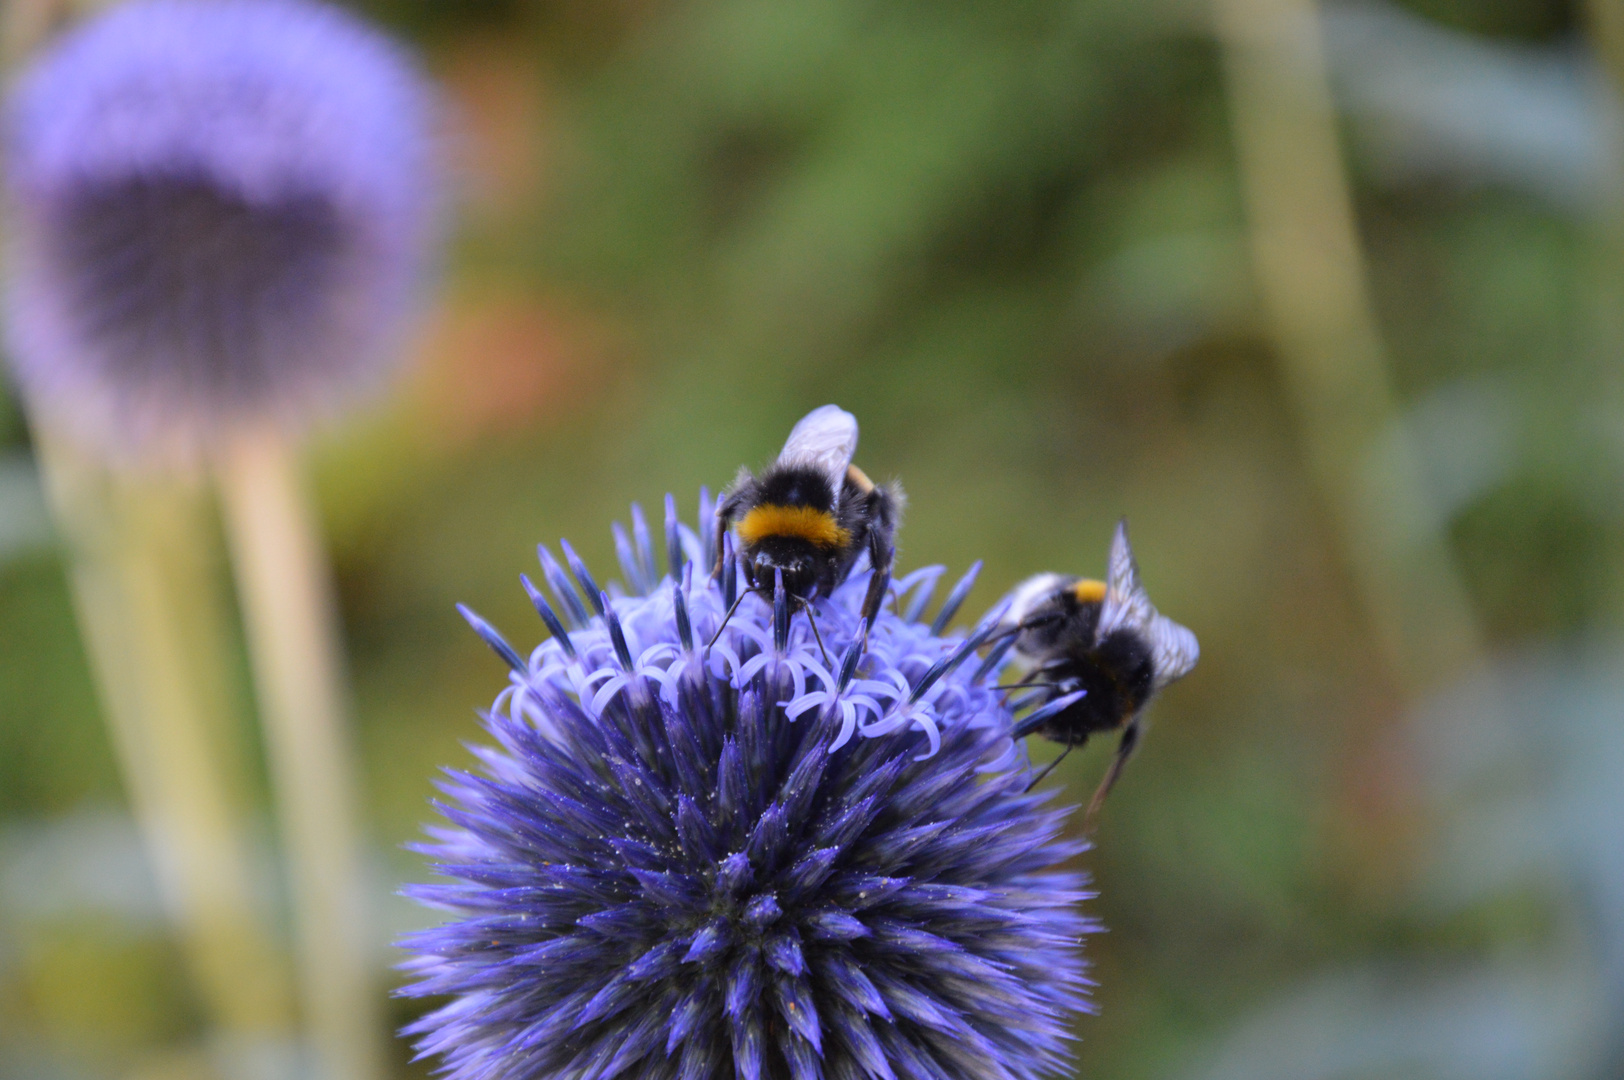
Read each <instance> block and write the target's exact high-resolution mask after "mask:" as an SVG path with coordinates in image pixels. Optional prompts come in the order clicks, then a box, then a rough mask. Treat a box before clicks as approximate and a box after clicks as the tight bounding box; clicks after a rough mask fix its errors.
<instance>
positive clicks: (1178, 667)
mask: <svg viewBox="0 0 1624 1080" xmlns="http://www.w3.org/2000/svg"><path fill="white" fill-rule="evenodd" d="M1145 634H1146V636H1147V637H1149V638H1150V649H1151V655H1152V657H1154V659H1155V663H1156V689H1157V690H1160V689H1161V688H1162V687H1164V686H1166V685H1167V684H1168V683H1170V682H1174V681H1175V680H1177V679H1182V678H1183V677H1184V676H1186V675H1188V674H1189V673H1190V669H1191V668H1193V667H1195V662H1196V661H1197V660H1199V659H1200V658H1201V646H1200V645H1198V644H1197V643H1196V640H1195V635H1194V634H1192V633H1191V632H1190V631H1189V630H1188V629H1187V628H1185V627H1183V626H1180V625H1179V624H1178V623H1176V622H1174V621H1173V620H1172V619H1169V618H1168V617H1167V616H1166V615H1158V616H1156V618H1154V619H1152V620H1151V623H1150V627H1149V628H1148V629H1147V630H1146V631H1145Z"/></svg>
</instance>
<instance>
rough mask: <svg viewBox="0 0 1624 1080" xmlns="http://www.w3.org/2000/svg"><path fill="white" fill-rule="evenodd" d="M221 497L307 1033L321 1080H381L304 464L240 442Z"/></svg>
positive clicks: (338, 684) (345, 743) (346, 752)
mask: <svg viewBox="0 0 1624 1080" xmlns="http://www.w3.org/2000/svg"><path fill="white" fill-rule="evenodd" d="M220 490H221V498H222V503H223V508H224V511H225V521H226V534H227V538H228V542H229V545H230V549H231V553H232V562H233V565H234V570H235V573H236V578H237V591H238V596H239V600H240V603H241V605H242V609H243V617H244V623H245V627H246V631H247V638H248V650H249V656H250V659H251V661H252V665H253V670H254V679H255V684H256V688H257V696H258V700H259V707H260V719H261V723H262V724H263V726H264V733H265V740H266V747H267V750H268V757H269V761H270V769H271V780H272V784H273V787H274V788H275V793H276V802H277V815H278V820H279V822H280V824H281V834H282V843H283V848H284V851H285V854H286V859H287V865H288V872H289V878H290V880H291V882H292V887H293V906H294V917H295V924H296V933H297V938H298V949H297V951H298V963H299V978H300V987H301V993H302V1000H303V1011H304V1019H305V1023H306V1026H307V1028H308V1029H309V1031H310V1033H311V1037H312V1040H313V1042H314V1045H315V1047H316V1051H317V1054H318V1058H319V1061H320V1070H321V1075H322V1076H323V1077H324V1078H325V1080H375V1078H376V1077H378V1076H379V1074H380V1072H381V1060H380V1055H381V1052H382V1037H383V1030H382V1026H381V1025H382V1018H381V1015H380V1009H379V1005H378V1001H377V993H378V992H380V990H381V988H380V987H378V986H376V985H375V983H374V980H373V977H372V970H371V965H370V957H369V956H368V952H369V949H368V946H369V944H370V941H371V933H370V931H371V927H370V926H369V925H368V921H367V919H366V916H365V904H366V896H365V891H364V883H363V877H362V866H361V862H360V854H361V850H360V844H359V840H358V835H357V832H358V830H357V798H356V794H355V779H354V777H355V768H354V765H353V761H352V757H353V755H352V753H351V747H350V739H349V732H348V730H347V726H346V722H345V721H346V709H345V700H344V699H345V695H344V691H343V682H342V674H341V672H342V664H341V661H340V656H341V652H340V640H339V634H338V628H337V618H336V609H335V605H334V603H333V597H332V587H331V582H330V575H329V570H328V565H327V562H326V559H325V556H324V554H323V551H322V545H321V542H320V539H319V531H318V528H317V524H316V520H315V516H314V513H313V511H312V508H311V505H310V500H309V497H308V495H307V493H306V490H305V487H304V484H303V482H302V479H301V477H300V474H299V470H298V465H297V462H296V461H295V459H294V455H293V452H292V451H291V449H290V448H289V447H288V445H287V444H286V443H285V442H284V441H283V440H282V438H281V437H280V436H279V435H277V434H275V433H270V432H265V433H258V434H255V435H248V436H244V437H242V438H240V439H239V440H238V441H237V442H236V443H235V444H234V445H233V446H232V447H231V448H230V450H229V451H228V452H227V453H226V454H225V455H224V457H223V459H222V461H221V464H220Z"/></svg>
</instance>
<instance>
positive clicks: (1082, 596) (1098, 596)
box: [1071, 578, 1105, 604]
mask: <svg viewBox="0 0 1624 1080" xmlns="http://www.w3.org/2000/svg"><path fill="white" fill-rule="evenodd" d="M1071 594H1072V595H1073V596H1075V597H1076V598H1077V600H1078V602H1080V603H1084V604H1098V603H1100V602H1101V601H1102V600H1104V599H1105V582H1103V581H1095V580H1094V579H1093V578H1084V579H1083V580H1081V581H1079V582H1078V583H1077V584H1075V585H1073V586H1072V587H1071Z"/></svg>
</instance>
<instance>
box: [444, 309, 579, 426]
mask: <svg viewBox="0 0 1624 1080" xmlns="http://www.w3.org/2000/svg"><path fill="white" fill-rule="evenodd" d="M607 339H608V335H607V333H606V332H605V331H604V329H603V328H601V327H599V326H596V325H594V324H593V323H592V322H591V321H590V320H588V319H587V318H585V317H584V316H581V315H577V314H575V313H573V312H571V311H569V310H568V309H567V308H566V307H565V306H564V305H563V304H561V303H552V304H550V303H549V302H548V301H547V300H546V299H544V298H542V297H540V296H534V295H530V294H527V293H523V292H520V291H517V290H514V291H511V292H506V293H504V292H502V291H498V292H496V293H495V294H494V295H482V296H480V297H478V298H474V297H469V296H464V297H457V296H452V297H448V298H447V300H446V302H445V303H444V304H443V306H442V307H441V309H440V312H439V315H438V317H437V319H436V320H435V322H434V323H433V324H432V325H431V326H430V327H429V328H428V332H427V333H426V334H425V335H424V338H423V355H422V360H423V363H422V369H421V370H422V376H421V378H420V381H419V384H418V386H417V387H416V388H415V389H416V393H415V394H414V395H413V396H414V397H415V398H416V399H417V402H416V404H417V406H418V407H417V409H416V410H414V411H416V412H417V413H418V414H419V415H420V416H421V417H422V422H423V423H424V424H425V425H426V426H427V428H428V429H429V431H428V432H426V434H430V435H431V437H436V441H440V442H444V443H450V444H457V443H463V442H467V441H469V440H471V439H474V438H477V437H478V436H480V435H484V434H491V433H500V432H510V431H516V430H522V429H524V428H526V427H529V426H531V425H533V424H535V423H538V422H540V421H544V420H545V419H546V418H547V417H548V416H549V415H556V414H558V413H560V412H562V411H563V410H564V408H565V406H566V403H568V405H569V406H571V407H578V406H579V405H580V403H581V400H582V398H583V397H586V396H590V395H592V394H594V393H595V392H596V390H597V389H598V387H600V386H601V385H602V381H603V371H604V367H605V365H606V362H607V355H606V354H607V353H608V352H609V349H608V347H607Z"/></svg>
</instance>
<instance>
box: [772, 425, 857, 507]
mask: <svg viewBox="0 0 1624 1080" xmlns="http://www.w3.org/2000/svg"><path fill="white" fill-rule="evenodd" d="M856 452H857V417H855V416H853V415H852V414H851V413H849V412H847V411H846V410H845V409H842V408H841V407H840V406H839V405H825V406H823V407H822V408H820V409H813V410H812V411H811V412H809V413H807V414H806V415H805V416H803V417H801V422H800V423H798V424H796V425H795V427H794V428H793V429H792V430H791V431H790V433H789V438H788V439H787V440H785V442H784V450H783V452H782V453H781V454H779V455H778V462H779V464H780V465H799V466H802V467H803V468H811V469H816V470H818V471H819V472H821V473H823V475H824V476H826V477H828V478H829V486H830V487H831V488H833V489H834V493H835V497H836V498H837V499H838V498H839V497H840V486H841V485H842V484H843V483H845V481H846V467H847V466H849V465H850V464H851V458H852V455H853V454H855V453H856Z"/></svg>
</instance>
